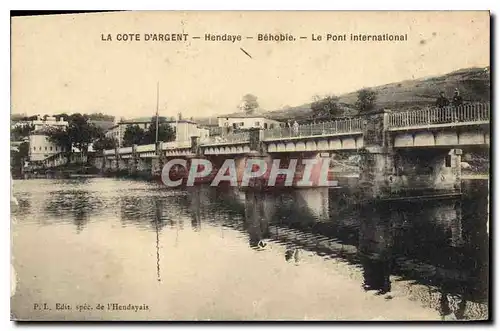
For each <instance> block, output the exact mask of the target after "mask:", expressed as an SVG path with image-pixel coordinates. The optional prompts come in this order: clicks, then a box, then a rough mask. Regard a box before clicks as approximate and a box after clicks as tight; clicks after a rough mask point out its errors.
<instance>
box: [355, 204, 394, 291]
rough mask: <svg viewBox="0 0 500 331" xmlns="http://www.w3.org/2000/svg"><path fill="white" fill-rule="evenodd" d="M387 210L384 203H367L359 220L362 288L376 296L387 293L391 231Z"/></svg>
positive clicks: (389, 272)
mask: <svg viewBox="0 0 500 331" xmlns="http://www.w3.org/2000/svg"><path fill="white" fill-rule="evenodd" d="M389 208H390V206H388V205H385V204H384V205H376V204H367V205H366V206H363V208H362V213H361V219H360V227H359V245H358V255H359V257H360V259H361V263H362V266H363V277H364V284H363V288H364V289H365V290H375V291H377V294H385V293H387V292H390V291H391V282H390V280H389V276H390V275H391V272H392V261H391V260H392V246H393V231H392V222H391V210H390V209H389Z"/></svg>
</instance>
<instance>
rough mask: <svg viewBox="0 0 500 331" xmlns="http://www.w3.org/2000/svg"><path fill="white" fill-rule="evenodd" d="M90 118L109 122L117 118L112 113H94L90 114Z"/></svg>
mask: <svg viewBox="0 0 500 331" xmlns="http://www.w3.org/2000/svg"><path fill="white" fill-rule="evenodd" d="M89 118H90V119H91V120H93V121H107V122H113V121H114V120H115V117H114V116H111V115H106V114H103V113H92V114H90V115H89Z"/></svg>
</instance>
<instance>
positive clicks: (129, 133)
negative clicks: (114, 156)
mask: <svg viewBox="0 0 500 331" xmlns="http://www.w3.org/2000/svg"><path fill="white" fill-rule="evenodd" d="M143 139H144V130H143V129H141V128H140V127H139V126H138V125H129V126H127V128H126V129H125V133H124V134H123V146H125V147H130V146H132V145H140V144H141V142H142V141H143Z"/></svg>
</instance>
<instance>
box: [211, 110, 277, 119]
mask: <svg viewBox="0 0 500 331" xmlns="http://www.w3.org/2000/svg"><path fill="white" fill-rule="evenodd" d="M217 118H266V119H270V120H272V119H271V118H269V117H268V116H267V114H266V113H264V112H263V111H261V110H257V111H255V112H253V113H250V114H247V113H245V112H244V111H239V112H235V113H231V114H227V115H220V116H217Z"/></svg>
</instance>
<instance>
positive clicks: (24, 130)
mask: <svg viewBox="0 0 500 331" xmlns="http://www.w3.org/2000/svg"><path fill="white" fill-rule="evenodd" d="M34 130H35V126H34V125H32V124H24V125H19V126H16V127H14V128H13V129H12V130H11V131H10V140H12V141H18V140H21V139H23V138H25V137H28V136H29V135H30V134H31V132H33V131H34Z"/></svg>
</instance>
